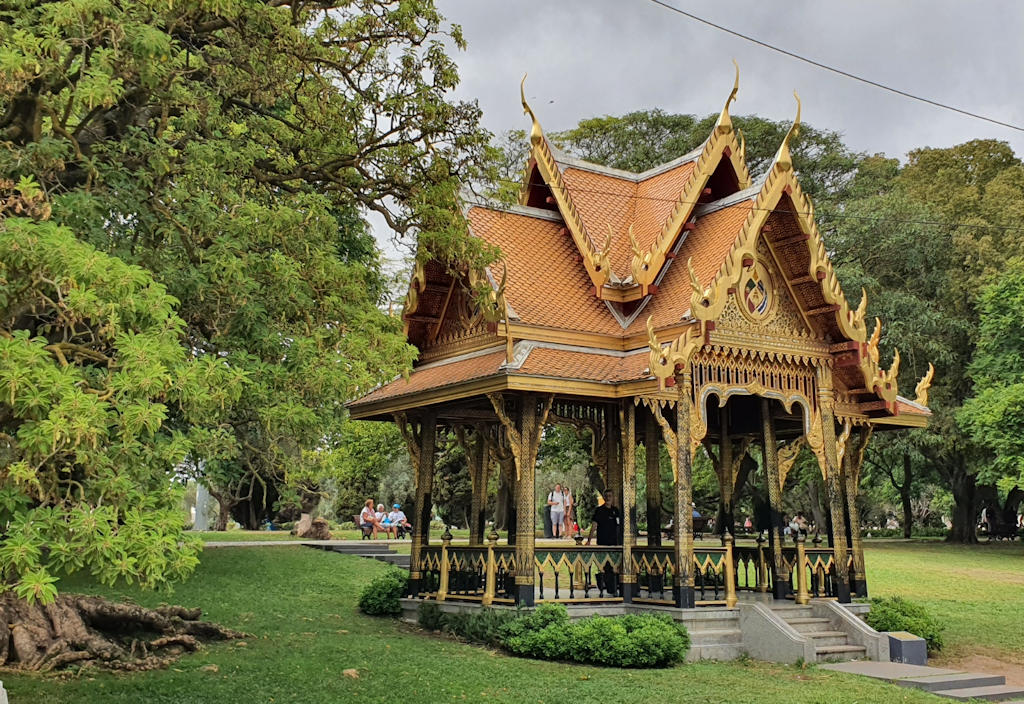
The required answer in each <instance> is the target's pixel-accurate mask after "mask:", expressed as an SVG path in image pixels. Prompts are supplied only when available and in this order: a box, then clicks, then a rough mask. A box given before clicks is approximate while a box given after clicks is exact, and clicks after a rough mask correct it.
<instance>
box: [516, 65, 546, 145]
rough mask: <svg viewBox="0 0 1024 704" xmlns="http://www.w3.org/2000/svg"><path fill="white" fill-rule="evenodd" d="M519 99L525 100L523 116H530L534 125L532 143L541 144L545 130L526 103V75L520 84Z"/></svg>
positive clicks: (531, 130)
mask: <svg viewBox="0 0 1024 704" xmlns="http://www.w3.org/2000/svg"><path fill="white" fill-rule="evenodd" d="M519 97H520V98H522V100H523V114H524V115H529V116H530V119H531V120H532V121H533V124H532V125H531V126H530V143H531V144H534V145H536V144H539V143H540V140H542V139H544V130H542V129H541V128H540V122H538V121H537V116H536V115H535V114H534V113H533V108H531V107H530V104H529V103H527V102H526V74H525V73H524V74H523V80H522V81H520V82H519Z"/></svg>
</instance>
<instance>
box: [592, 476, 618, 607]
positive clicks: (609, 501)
mask: <svg viewBox="0 0 1024 704" xmlns="http://www.w3.org/2000/svg"><path fill="white" fill-rule="evenodd" d="M595 530H596V531H597V544H598V545H621V544H622V538H621V535H622V512H621V511H619V507H618V506H616V505H615V494H614V493H612V492H611V491H605V492H604V503H603V504H601V505H600V506H598V507H597V508H595V509H594V514H593V515H592V516H591V518H590V534H589V535H588V536H587V545H590V541H591V539H593V537H594V531H595ZM601 577H604V580H603V582H604V585H603V586H604V591H605V592H606V593H607V595H608V596H615V593H616V591H617V590H616V586H617V582H618V580H617V578H616V577H617V575H616V574H615V568H614V567H612V566H611V565H610V564H606V565H605V567H604V574H603V575H601V574H599V575H598V580H599V581H598V585H597V586H598V588H601V587H602V584H601V581H602V580H601Z"/></svg>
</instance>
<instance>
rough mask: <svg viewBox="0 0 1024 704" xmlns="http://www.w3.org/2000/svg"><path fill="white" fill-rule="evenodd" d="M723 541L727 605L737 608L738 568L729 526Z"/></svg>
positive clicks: (730, 607)
mask: <svg viewBox="0 0 1024 704" xmlns="http://www.w3.org/2000/svg"><path fill="white" fill-rule="evenodd" d="M722 541H723V542H724V543H725V564H724V565H723V567H722V569H724V570H725V607H726V608H727V609H734V608H736V601H737V600H736V570H735V569H733V559H732V543H733V539H732V533H730V532H729V531H728V528H727V529H726V530H725V531H723V533H722Z"/></svg>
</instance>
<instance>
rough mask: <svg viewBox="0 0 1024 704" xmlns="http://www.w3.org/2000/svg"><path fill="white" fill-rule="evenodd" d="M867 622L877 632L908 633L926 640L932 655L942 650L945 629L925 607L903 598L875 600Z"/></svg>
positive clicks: (872, 602)
mask: <svg viewBox="0 0 1024 704" xmlns="http://www.w3.org/2000/svg"><path fill="white" fill-rule="evenodd" d="M865 621H867V624H868V625H869V626H871V627H872V628H874V629H875V630H876V631H908V632H910V633H913V634H914V635H915V636H918V637H920V638H924V639H925V642H926V643H927V644H928V652H930V653H935V652H938V651H939V650H942V631H943V630H944V627H943V626H942V625H941V624H940V623H939V622H938V620H937V619H936V618H935V617H934V616H932V615H931V614H930V613H929V612H928V611H927V610H926V609H925V608H924V607H923V606H921V605H920V604H916V603H914V602H912V601H907V600H906V599H904V598H903V597H899V596H891V597H885V598H879V597H876V598H873V599H872V600H871V611H870V612H868V615H867V617H866V618H865Z"/></svg>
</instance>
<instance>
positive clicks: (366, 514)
mask: <svg viewBox="0 0 1024 704" xmlns="http://www.w3.org/2000/svg"><path fill="white" fill-rule="evenodd" d="M382 508H383V507H382ZM359 523H360V524H361V525H364V526H370V527H371V528H372V529H373V532H372V538H373V539H374V540H376V539H377V532H378V531H379V530H380V529H381V528H380V521H378V520H377V514H376V512H374V510H373V499H367V500H366V504H365V505H364V506H363V510H362V511H360V512H359Z"/></svg>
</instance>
